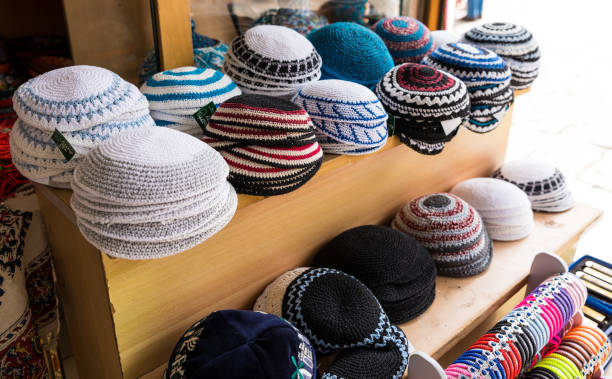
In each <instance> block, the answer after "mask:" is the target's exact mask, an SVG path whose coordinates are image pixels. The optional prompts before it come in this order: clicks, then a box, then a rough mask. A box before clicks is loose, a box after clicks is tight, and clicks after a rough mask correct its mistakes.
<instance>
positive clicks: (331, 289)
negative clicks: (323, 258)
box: [253, 268, 390, 354]
mask: <svg viewBox="0 0 612 379" xmlns="http://www.w3.org/2000/svg"><path fill="white" fill-rule="evenodd" d="M281 296H282V302H281V307H280V311H281V313H277V312H279V308H278V300H279V299H280V298H281ZM253 309H254V310H256V311H264V312H269V313H273V314H276V315H277V316H279V317H282V318H284V319H285V320H287V321H289V322H290V323H292V324H293V325H294V326H295V327H297V328H298V329H299V330H300V331H302V333H304V334H305V335H306V337H308V339H309V340H310V342H311V343H312V345H313V346H314V348H315V350H316V351H317V352H318V353H322V354H327V353H330V352H333V351H337V350H339V349H342V348H349V347H356V346H373V345H374V344H375V343H376V342H377V341H380V340H381V339H382V338H383V336H384V335H385V331H386V329H387V328H389V327H390V324H389V319H388V318H387V315H386V314H385V312H384V311H383V310H382V308H381V307H380V304H379V303H378V301H377V300H376V298H375V297H374V295H373V294H372V292H370V290H369V289H368V288H367V287H366V286H365V285H364V284H363V283H361V282H360V281H359V280H357V279H355V278H354V277H352V276H351V275H348V274H345V273H343V272H341V271H337V270H333V269H329V268H306V269H305V268H299V269H294V270H291V271H288V272H286V273H285V274H283V275H281V276H280V277H278V278H277V279H276V280H274V281H273V282H272V283H270V284H269V285H268V287H266V289H265V290H264V292H263V293H262V294H261V295H260V296H259V298H258V299H257V301H256V302H255V306H254V307H253Z"/></svg>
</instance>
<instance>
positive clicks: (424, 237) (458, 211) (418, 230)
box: [391, 193, 493, 277]
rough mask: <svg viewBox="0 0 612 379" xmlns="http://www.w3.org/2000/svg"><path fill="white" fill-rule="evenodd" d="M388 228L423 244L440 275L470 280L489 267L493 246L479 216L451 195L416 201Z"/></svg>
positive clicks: (437, 195)
mask: <svg viewBox="0 0 612 379" xmlns="http://www.w3.org/2000/svg"><path fill="white" fill-rule="evenodd" d="M391 226H392V227H393V228H394V229H397V230H399V231H401V232H404V233H406V234H408V235H410V236H412V237H414V239H415V240H417V241H418V242H420V243H421V244H423V246H425V247H426V248H427V249H428V250H429V252H430V253H431V255H432V256H433V259H434V261H435V262H436V265H437V266H438V273H439V274H440V275H443V276H455V277H466V276H472V275H476V274H479V273H481V272H483V271H484V270H486V269H487V268H488V267H489V264H490V263H491V257H492V256H493V244H492V243H491V240H490V239H489V235H488V234H487V230H486V229H485V227H484V224H483V222H482V219H481V218H480V215H479V214H478V212H477V211H476V210H475V209H474V208H473V207H472V206H470V205H469V204H468V203H466V202H465V201H464V200H462V199H460V198H458V197H457V196H455V195H452V194H448V193H436V194H431V195H426V196H421V197H417V198H416V199H413V200H412V201H410V202H409V203H408V204H406V206H404V207H403V208H402V209H400V211H399V212H398V213H397V215H396V216H395V218H394V219H393V222H392V223H391Z"/></svg>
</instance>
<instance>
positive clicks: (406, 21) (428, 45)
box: [372, 16, 433, 65]
mask: <svg viewBox="0 0 612 379" xmlns="http://www.w3.org/2000/svg"><path fill="white" fill-rule="evenodd" d="M372 30H374V31H375V32H376V34H378V35H379V36H380V37H381V38H382V40H383V41H384V42H385V45H387V48H389V52H390V53H391V56H392V57H393V60H394V61H395V64H396V65H397V64H401V63H406V62H414V63H419V62H420V61H421V59H422V58H423V57H424V56H425V55H427V54H429V53H431V51H432V50H433V40H432V38H431V33H430V31H429V28H428V27H427V26H425V25H423V23H422V22H420V21H419V20H417V19H414V18H412V17H407V16H397V17H389V18H383V19H382V20H380V21H378V22H377V23H376V24H375V25H374V26H373V27H372Z"/></svg>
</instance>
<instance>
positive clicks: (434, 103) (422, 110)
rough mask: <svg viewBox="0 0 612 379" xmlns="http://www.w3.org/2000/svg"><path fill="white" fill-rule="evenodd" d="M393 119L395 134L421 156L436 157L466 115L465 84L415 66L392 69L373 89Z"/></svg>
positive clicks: (466, 93)
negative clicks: (434, 155)
mask: <svg viewBox="0 0 612 379" xmlns="http://www.w3.org/2000/svg"><path fill="white" fill-rule="evenodd" d="M376 95H378V98H379V99H380V101H381V102H382V103H383V105H384V106H385V109H386V110H387V113H389V115H391V116H393V117H394V120H395V134H397V135H399V137H400V139H401V140H402V142H404V143H405V144H406V145H408V146H409V147H410V148H412V149H414V150H416V151H418V152H419V153H422V154H428V155H433V154H438V153H440V152H442V149H444V145H445V144H446V142H448V141H450V140H451V139H452V138H453V137H454V136H455V135H456V134H457V130H458V128H459V126H461V125H464V124H465V123H466V122H467V120H468V116H469V113H470V98H469V96H468V92H467V88H466V86H465V84H464V83H463V82H462V81H461V80H459V79H457V78H456V77H454V76H453V75H451V74H447V73H445V72H442V71H439V70H437V69H435V68H433V67H429V66H424V65H421V64H416V63H404V64H403V65H400V66H395V67H394V68H393V69H392V70H391V71H389V72H388V73H387V74H386V75H385V76H384V77H383V78H382V79H381V81H380V82H379V83H378V85H377V86H376Z"/></svg>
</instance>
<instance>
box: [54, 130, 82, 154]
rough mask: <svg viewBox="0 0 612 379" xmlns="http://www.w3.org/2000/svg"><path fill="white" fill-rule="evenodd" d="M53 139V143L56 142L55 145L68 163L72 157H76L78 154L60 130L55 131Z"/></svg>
mask: <svg viewBox="0 0 612 379" xmlns="http://www.w3.org/2000/svg"><path fill="white" fill-rule="evenodd" d="M51 139H52V140H53V142H55V145H56V146H57V148H58V149H59V151H60V152H61V153H62V155H63V156H64V158H66V160H67V161H69V160H71V159H72V157H74V155H75V154H76V151H75V150H74V147H72V145H71V144H70V142H68V140H67V139H66V137H64V135H63V134H62V133H60V131H59V130H57V129H55V131H54V132H53V134H52V135H51Z"/></svg>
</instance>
